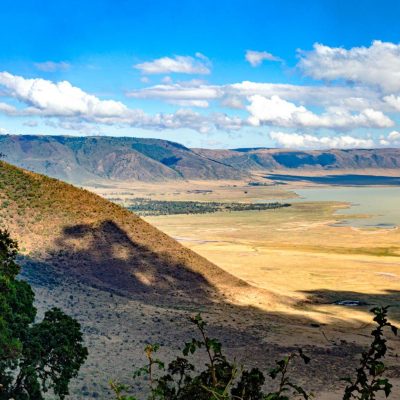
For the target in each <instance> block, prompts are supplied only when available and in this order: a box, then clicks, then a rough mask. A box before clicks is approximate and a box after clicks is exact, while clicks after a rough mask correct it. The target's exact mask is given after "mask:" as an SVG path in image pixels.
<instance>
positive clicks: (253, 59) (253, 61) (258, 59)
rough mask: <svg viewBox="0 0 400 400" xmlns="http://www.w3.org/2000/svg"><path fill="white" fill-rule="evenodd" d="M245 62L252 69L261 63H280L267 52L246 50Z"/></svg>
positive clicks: (278, 59)
mask: <svg viewBox="0 0 400 400" xmlns="http://www.w3.org/2000/svg"><path fill="white" fill-rule="evenodd" d="M245 59H246V61H248V62H249V63H250V65H251V66H252V67H258V66H259V65H261V64H262V62H263V61H265V60H266V61H282V60H281V59H280V58H279V57H276V56H274V55H273V54H271V53H268V52H267V51H255V50H247V51H246V55H245Z"/></svg>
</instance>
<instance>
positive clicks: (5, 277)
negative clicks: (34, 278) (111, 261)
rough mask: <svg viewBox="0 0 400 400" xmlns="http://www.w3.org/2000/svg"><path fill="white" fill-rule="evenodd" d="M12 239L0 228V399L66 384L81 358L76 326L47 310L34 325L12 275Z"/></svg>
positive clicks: (35, 398) (28, 302)
mask: <svg viewBox="0 0 400 400" xmlns="http://www.w3.org/2000/svg"><path fill="white" fill-rule="evenodd" d="M17 253H18V246H17V243H16V242H15V241H14V240H12V239H11V238H10V235H9V233H8V232H7V231H4V230H1V229H0V400H8V399H10V398H13V399H15V400H25V399H26V400H28V399H29V400H42V399H43V398H44V393H46V392H48V391H51V392H53V393H54V395H55V396H56V397H57V398H60V399H63V398H64V397H65V396H66V395H67V394H68V384H69V382H70V380H71V379H72V378H74V377H75V376H76V375H77V373H78V371H79V368H80V366H81V365H82V364H83V363H84V361H85V359H86V357H87V349H86V348H85V347H84V346H83V338H82V333H81V330H80V325H79V323H78V322H77V321H75V320H74V319H72V318H71V317H69V316H67V315H65V314H64V313H63V312H62V311H61V310H59V309H57V308H53V309H51V310H49V311H47V312H46V314H45V316H44V319H43V320H42V321H41V322H39V323H34V320H35V316H36V309H35V307H34V306H33V301H34V294H33V291H32V289H31V287H30V286H29V284H28V283H26V282H24V281H20V280H18V279H17V275H18V273H19V271H20V268H19V266H18V264H17V263H16V262H15V259H16V256H17Z"/></svg>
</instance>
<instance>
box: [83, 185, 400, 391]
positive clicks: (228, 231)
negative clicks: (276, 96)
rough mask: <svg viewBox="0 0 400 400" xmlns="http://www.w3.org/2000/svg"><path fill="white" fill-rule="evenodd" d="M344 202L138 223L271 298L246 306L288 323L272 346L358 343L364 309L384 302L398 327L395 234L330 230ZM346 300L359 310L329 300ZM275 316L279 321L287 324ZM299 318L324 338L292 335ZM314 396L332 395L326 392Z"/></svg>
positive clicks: (184, 192) (183, 192) (158, 188)
mask: <svg viewBox="0 0 400 400" xmlns="http://www.w3.org/2000/svg"><path fill="white" fill-rule="evenodd" d="M305 186H310V185H309V184H303V183H298V182H297V183H290V184H286V185H271V186H249V185H248V183H247V182H240V183H238V182H228V181H227V182H182V183H176V182H174V183H164V184H157V185H149V184H142V183H141V184H129V185H127V184H126V183H121V184H118V185H115V186H113V187H108V188H107V187H101V188H99V187H97V188H94V187H91V188H89V189H90V190H93V191H95V192H97V193H98V194H101V195H102V196H104V197H106V198H109V199H113V200H114V201H116V202H118V203H120V204H125V205H128V204H129V200H130V199H131V198H134V197H145V198H151V199H154V200H175V201H176V200H185V201H187V200H193V201H228V202H230V201H239V202H240V201H241V202H256V201H265V200H271V201H277V200H279V199H281V200H283V201H285V202H289V203H290V202H291V201H290V200H288V199H290V198H292V199H293V198H294V197H296V194H295V190H296V189H298V188H304V187H305ZM349 206H350V205H349V204H346V203H340V202H333V201H332V202H293V203H292V206H291V207H288V208H280V209H274V210H266V211H246V212H218V213H213V214H196V215H167V216H149V217H145V220H146V221H148V222H149V223H151V224H152V225H154V226H156V227H157V228H159V229H160V230H162V231H163V232H165V233H167V234H168V235H170V236H172V237H173V238H175V239H177V240H179V241H180V242H181V243H182V244H183V245H184V246H186V247H188V248H190V249H192V250H194V251H195V252H197V253H198V254H200V255H202V256H204V257H205V258H207V259H208V260H210V261H211V262H213V263H215V264H216V265H218V266H219V267H221V268H223V269H224V270H226V271H228V272H230V273H231V274H233V275H235V276H237V277H239V278H242V279H243V280H245V281H247V282H248V283H250V284H251V285H253V286H255V287H260V288H265V289H267V290H268V291H270V292H273V293H275V294H277V296H276V301H274V302H272V303H268V304H267V305H266V304H261V303H259V304H253V306H255V307H257V308H260V309H263V308H266V309H265V311H266V312H267V314H269V315H270V318H272V316H273V315H279V324H282V322H284V320H286V329H283V330H281V331H280V332H278V334H277V335H276V337H275V340H274V341H275V342H276V343H278V344H279V345H285V346H290V345H294V344H296V343H304V344H305V343H307V342H309V341H310V340H313V342H315V343H316V342H319V344H320V345H323V343H324V342H325V344H327V342H328V341H329V340H330V339H331V338H332V337H335V338H338V337H340V338H342V339H343V340H344V341H345V342H350V343H351V342H352V343H361V342H365V341H368V333H369V331H370V330H371V324H370V319H371V318H370V314H369V312H368V310H369V309H370V308H371V307H372V306H373V305H375V304H389V305H391V306H392V308H391V318H392V319H393V320H394V321H395V322H396V323H397V324H398V323H399V321H400V230H399V229H382V228H379V229H378V228H371V229H360V228H354V227H351V226H334V224H335V223H337V222H340V221H341V220H343V218H344V216H343V215H339V214H337V213H336V212H337V211H338V210H339V209H344V208H348V207H349ZM348 217H349V215H346V218H348ZM352 217H354V218H365V217H366V215H354V216H353V215H352ZM343 300H356V301H359V302H360V303H361V304H362V305H360V306H357V307H345V306H341V305H337V304H335V303H336V302H338V301H343ZM282 316H286V317H284V320H282ZM302 318H304V321H310V320H311V321H314V322H315V325H316V326H321V327H323V329H322V328H321V331H322V330H323V335H326V338H324V337H323V335H322V334H321V333H318V334H319V335H320V336H319V339H316V338H317V337H318V335H317V336H315V335H314V334H313V333H312V331H310V328H309V322H307V323H306V325H307V326H306V325H305V326H304V331H303V332H302V334H303V335H304V337H303V338H302V339H301V338H300V337H299V336H298V335H296V336H294V335H293V334H292V333H293V331H292V329H293V326H292V322H291V321H294V320H296V321H298V320H299V319H300V320H301V319H302ZM284 325H285V323H284ZM297 332H301V331H298V330H297ZM315 333H317V332H315ZM391 344H392V346H393V348H392V351H391V352H392V353H393V354H392V355H393V357H391V360H390V361H389V364H392V365H397V364H398V362H396V360H397V356H396V355H395V353H396V352H398V351H399V350H398V349H400V343H399V340H395V341H393V342H391ZM396 349H397V350H396ZM394 368H395V367H394ZM395 371H397V367H396V369H395ZM398 373H400V371H397V372H394V373H393V376H392V378H394V383H395V389H396V390H395V391H396V393H400V380H399V379H398ZM337 374H338V375H340V372H338V373H337ZM396 376H397V377H396ZM320 395H321V396H322V397H319V398H324V399H325V398H326V399H330V398H331V397H330V396H331V395H332V393H330V394H326V396H324V395H322V393H320ZM332 398H337V396H336V397H335V396H334V397H332Z"/></svg>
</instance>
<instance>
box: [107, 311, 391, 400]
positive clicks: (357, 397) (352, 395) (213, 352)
mask: <svg viewBox="0 0 400 400" xmlns="http://www.w3.org/2000/svg"><path fill="white" fill-rule="evenodd" d="M371 312H373V313H374V315H375V317H374V322H375V323H376V324H377V326H376V328H375V329H374V330H373V331H372V337H373V341H372V343H371V345H370V348H369V349H368V350H367V351H365V352H364V353H363V354H362V358H361V365H360V367H359V368H358V369H357V370H356V378H355V379H354V381H353V380H352V379H351V378H346V381H347V382H348V383H349V385H348V386H347V387H346V389H345V392H344V395H343V400H375V399H376V398H377V397H376V396H377V394H378V393H379V392H384V394H385V395H386V397H388V396H389V395H390V391H391V384H390V383H389V381H388V379H386V378H383V377H382V374H383V373H384V371H385V365H384V363H383V358H384V356H385V354H386V351H387V347H386V339H385V338H384V336H383V330H384V328H385V327H389V328H391V330H392V331H393V333H394V334H397V328H396V327H395V326H393V325H392V324H391V323H390V322H389V321H388V319H387V312H388V307H381V308H378V307H376V308H374V309H372V310H371ZM190 321H191V322H192V323H193V324H194V325H195V326H196V327H197V330H198V331H199V334H200V335H199V338H193V339H192V340H191V341H189V342H187V343H186V344H185V346H184V348H183V351H182V352H183V356H184V357H177V358H176V359H175V360H174V361H172V362H171V363H169V365H168V366H167V368H165V364H164V363H163V362H162V361H160V360H158V359H157V358H155V355H154V354H155V353H156V352H157V350H158V348H159V346H158V345H148V346H146V349H145V352H146V356H147V360H148V362H147V365H145V366H144V367H142V368H140V369H138V370H137V371H136V372H135V373H134V378H138V377H141V378H142V379H143V378H144V379H146V377H147V381H148V382H149V391H148V393H149V394H148V397H147V398H148V400H155V399H160V400H290V399H299V398H301V399H304V400H309V399H311V398H312V397H313V395H312V394H311V393H309V392H307V391H306V390H305V389H304V388H303V387H302V386H300V385H299V384H297V383H296V382H294V381H293V380H292V378H291V376H290V371H291V365H292V363H293V362H294V360H295V359H298V360H300V361H302V362H303V363H304V364H308V363H309V362H310V358H309V357H307V356H306V355H305V354H304V353H303V351H302V350H301V349H298V351H297V352H293V353H291V354H289V355H288V356H286V357H284V358H283V359H282V360H279V361H276V364H275V367H274V368H272V369H271V370H270V371H269V373H268V375H269V376H270V377H271V378H272V380H276V381H277V388H276V390H274V391H271V392H268V393H267V392H265V391H264V384H265V376H264V374H263V372H262V371H260V370H259V369H258V368H252V369H250V370H245V369H243V368H242V367H239V366H238V365H236V363H235V362H232V361H229V360H228V359H227V358H226V357H225V355H224V354H223V353H222V346H221V343H220V342H218V341H217V340H216V339H211V338H209V337H208V336H207V333H206V329H205V328H206V323H205V321H204V320H203V319H202V318H201V316H200V315H199V314H198V315H196V316H195V317H192V318H191V319H190ZM199 349H203V350H204V351H205V354H206V356H207V362H206V363H205V365H204V366H203V369H202V370H201V371H198V370H197V369H196V367H195V365H193V364H192V363H191V362H189V360H188V359H187V358H185V357H188V356H189V355H192V354H194V353H195V352H196V351H197V350H199ZM156 370H158V371H159V372H160V375H159V376H156V373H155V372H156ZM111 388H112V390H113V392H114V393H115V396H116V399H117V400H136V397H135V395H133V394H130V391H131V387H129V386H127V385H122V384H119V383H118V382H114V381H112V382H111ZM142 397H143V396H142Z"/></svg>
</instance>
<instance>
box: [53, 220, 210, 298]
mask: <svg viewBox="0 0 400 400" xmlns="http://www.w3.org/2000/svg"><path fill="white" fill-rule="evenodd" d="M56 248H57V250H55V251H52V252H51V253H50V255H49V256H48V257H47V259H46V260H45V261H46V263H48V264H50V265H52V266H53V267H54V268H55V272H56V273H61V274H67V275H68V276H69V277H72V278H76V279H78V280H79V281H81V282H84V283H86V284H89V285H92V286H94V287H97V288H101V289H103V290H107V291H113V292H116V293H119V294H122V295H129V296H135V295H141V294H154V295H161V296H166V295H169V296H175V297H180V296H183V295H185V294H186V295H187V294H190V296H192V297H196V298H201V299H208V298H209V297H210V295H212V294H215V293H216V291H215V290H214V288H213V287H212V286H211V285H210V284H209V283H208V281H207V280H206V279H205V278H204V277H203V276H202V275H201V274H199V273H197V272H194V271H191V270H190V269H188V268H187V267H186V266H185V265H184V264H181V263H179V262H176V260H172V259H171V256H168V255H166V254H165V255H164V254H161V253H155V252H154V251H152V250H150V249H149V248H148V247H147V246H145V245H143V244H139V243H136V242H134V241H132V240H131V238H130V237H129V236H128V235H127V234H126V232H125V231H124V230H123V229H121V228H120V227H119V226H118V225H117V224H116V223H114V222H113V221H104V222H102V223H101V224H100V225H98V226H93V225H85V224H82V225H75V226H70V227H66V228H64V231H63V236H61V237H60V238H58V239H57V240H56Z"/></svg>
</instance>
